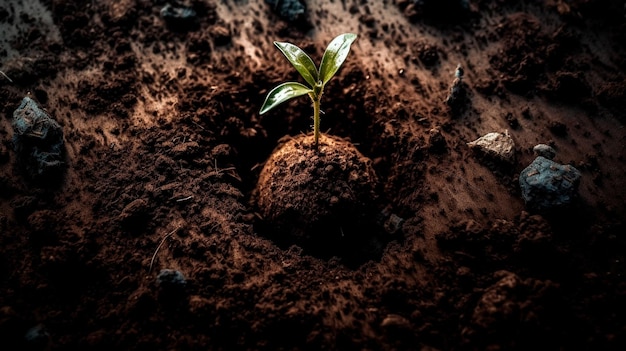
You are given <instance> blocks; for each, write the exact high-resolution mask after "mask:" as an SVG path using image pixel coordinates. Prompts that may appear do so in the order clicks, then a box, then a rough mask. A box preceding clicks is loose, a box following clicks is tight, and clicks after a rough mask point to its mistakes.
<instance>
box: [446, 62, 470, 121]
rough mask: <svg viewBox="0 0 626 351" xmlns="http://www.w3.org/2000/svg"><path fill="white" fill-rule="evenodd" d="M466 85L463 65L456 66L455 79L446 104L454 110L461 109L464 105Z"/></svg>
mask: <svg viewBox="0 0 626 351" xmlns="http://www.w3.org/2000/svg"><path fill="white" fill-rule="evenodd" d="M466 95H467V94H466V91H465V86H464V83H463V67H461V65H460V64H459V65H457V66H456V70H455V71H454V81H453V82H452V86H451V87H450V92H449V94H448V96H447V97H446V104H448V106H450V108H452V109H453V110H459V109H460V108H461V107H463V103H464V102H465V98H466Z"/></svg>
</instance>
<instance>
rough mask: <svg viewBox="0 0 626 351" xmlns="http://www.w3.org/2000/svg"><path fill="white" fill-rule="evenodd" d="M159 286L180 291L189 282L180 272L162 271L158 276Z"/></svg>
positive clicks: (172, 270)
mask: <svg viewBox="0 0 626 351" xmlns="http://www.w3.org/2000/svg"><path fill="white" fill-rule="evenodd" d="M157 285H158V286H159V287H162V288H165V289H180V288H184V287H185V286H186V285H187V280H186V279H185V276H184V275H183V274H182V273H181V272H180V271H177V270H174V269H162V270H161V271H160V272H159V274H158V275H157Z"/></svg>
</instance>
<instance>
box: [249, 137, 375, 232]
mask: <svg viewBox="0 0 626 351" xmlns="http://www.w3.org/2000/svg"><path fill="white" fill-rule="evenodd" d="M376 184H377V177H376V174H375V172H374V169H373V168H372V161H371V160H370V159H369V158H367V157H365V156H363V155H362V154H361V153H360V152H359V151H358V150H357V149H356V148H355V147H354V145H353V144H352V143H351V142H349V141H346V140H342V139H340V138H337V137H334V136H328V135H324V134H322V135H321V136H320V139H319V145H318V147H317V148H316V147H315V139H314V138H313V136H312V135H299V136H296V137H293V138H291V139H289V140H287V141H286V142H284V144H282V145H279V146H278V147H277V148H276V149H275V150H274V152H273V153H272V155H271V156H270V157H269V159H268V160H267V162H266V163H265V166H264V168H263V170H262V171H261V174H260V176H259V182H258V184H257V187H256V189H255V191H254V196H253V199H254V201H255V202H256V205H257V206H258V210H259V212H260V214H261V215H262V216H263V218H264V220H265V222H266V223H267V224H268V225H269V226H270V227H271V231H272V233H273V234H275V235H278V236H279V237H281V238H290V239H292V240H290V241H293V242H296V243H300V244H302V243H311V242H318V243H321V242H325V241H326V240H325V239H329V238H331V239H332V238H338V237H343V236H352V235H359V232H362V231H363V230H367V228H368V225H370V224H371V223H372V219H373V217H375V214H376V202H377V195H376ZM368 223H369V224H368Z"/></svg>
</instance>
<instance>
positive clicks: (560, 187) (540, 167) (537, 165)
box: [519, 156, 581, 211]
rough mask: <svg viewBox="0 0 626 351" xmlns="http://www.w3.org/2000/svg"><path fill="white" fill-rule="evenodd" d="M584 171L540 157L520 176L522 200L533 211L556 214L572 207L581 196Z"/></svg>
mask: <svg viewBox="0 0 626 351" xmlns="http://www.w3.org/2000/svg"><path fill="white" fill-rule="evenodd" d="M580 177H581V174H580V171H578V170H577V169H576V168H574V167H572V166H570V165H561V164H558V163H556V162H554V161H552V160H549V159H547V158H545V157H542V156H538V157H537V158H536V159H535V160H534V161H533V162H532V163H531V164H530V165H529V166H528V167H526V168H525V169H524V170H523V171H522V173H520V176H519V183H520V188H521V190H522V197H523V198H524V201H525V202H526V206H527V207H528V208H529V209H533V210H537V211H547V210H553V209H557V208H560V207H564V206H567V205H570V204H571V203H572V202H573V201H574V199H575V198H576V197H577V195H578V185H579V183H580Z"/></svg>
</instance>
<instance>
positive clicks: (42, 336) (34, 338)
mask: <svg viewBox="0 0 626 351" xmlns="http://www.w3.org/2000/svg"><path fill="white" fill-rule="evenodd" d="M24 340H25V341H26V344H27V345H28V349H29V350H44V349H45V348H46V346H47V345H48V343H49V342H50V335H49V334H48V332H47V331H46V328H45V327H44V326H43V325H36V326H34V327H32V328H30V329H28V330H27V331H26V334H24Z"/></svg>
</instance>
